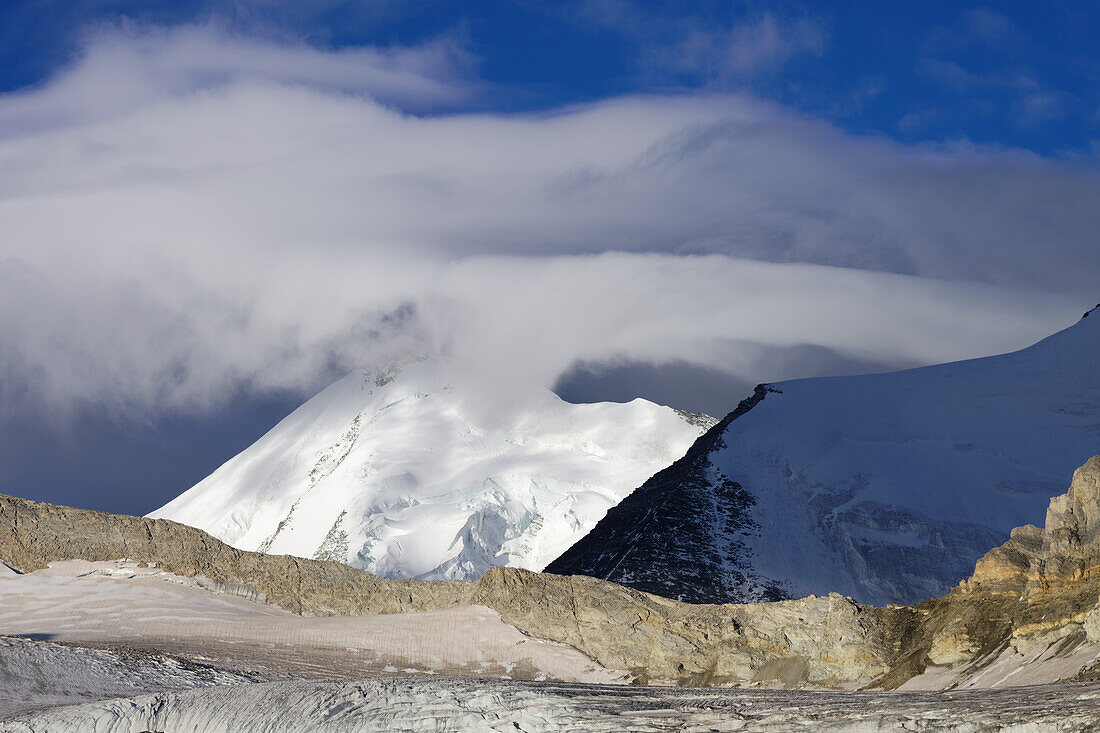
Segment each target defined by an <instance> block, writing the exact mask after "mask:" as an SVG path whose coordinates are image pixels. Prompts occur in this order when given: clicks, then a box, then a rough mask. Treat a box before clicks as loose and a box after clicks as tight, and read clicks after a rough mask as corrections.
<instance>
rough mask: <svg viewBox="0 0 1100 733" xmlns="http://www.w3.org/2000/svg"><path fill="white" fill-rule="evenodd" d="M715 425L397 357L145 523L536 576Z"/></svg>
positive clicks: (315, 402)
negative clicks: (576, 400)
mask: <svg viewBox="0 0 1100 733" xmlns="http://www.w3.org/2000/svg"><path fill="white" fill-rule="evenodd" d="M715 422H716V421H715V420H714V419H713V418H710V417H708V416H706V415H698V414H692V413H686V412H683V411H677V410H674V409H672V408H669V407H664V406H660V405H656V404H654V403H651V402H648V401H646V400H642V399H636V400H634V401H632V402H628V403H595V404H570V403H567V402H564V401H563V400H561V399H560V398H558V397H557V396H556V395H555V394H554V393H553V392H551V391H550V390H549V389H547V388H545V387H544V386H542V385H540V384H538V383H536V382H534V381H531V380H527V379H524V378H520V377H516V376H515V375H511V374H507V373H505V370H504V369H493V368H485V367H481V366H477V367H475V366H473V365H472V364H469V363H466V362H461V361H457V360H453V359H448V358H443V357H432V358H426V359H419V360H407V361H405V362H404V363H399V364H395V365H393V366H390V367H387V368H383V369H363V370H358V371H355V372H353V373H351V374H349V375H347V376H346V377H344V378H343V379H341V380H339V381H338V382H336V383H335V384H333V385H331V386H330V387H328V388H327V389H325V390H324V391H322V392H321V393H320V394H318V395H317V396H315V397H314V398H312V399H310V400H309V401H308V402H306V403H305V404H304V405H302V406H301V407H299V408H298V409H297V410H295V411H294V412H293V413H292V414H290V415H289V416H288V417H286V418H285V419H284V420H282V421H281V422H280V423H279V424H278V425H276V426H275V427H274V428H273V429H272V430H271V431H270V432H268V433H267V434H266V435H264V436H263V437H262V438H260V439H259V440H258V441H256V442H255V443H254V444H253V445H251V446H250V447H249V448H247V449H246V450H244V451H243V452H241V453H240V454H238V455H237V456H235V457H234V458H232V459H230V460H229V461H228V462H227V463H225V464H224V465H223V466H221V467H220V468H218V469H217V470H216V471H215V472H214V473H213V474H211V475H210V476H208V477H207V478H206V479H204V480H203V481H201V482H200V483H198V484H197V485H195V486H194V487H193V488H191V489H190V490H188V491H186V492H185V493H183V494H182V495H180V496H179V497H177V498H176V499H174V500H173V501H171V502H169V503H168V504H166V505H165V506H163V507H161V508H160V509H158V510H156V511H154V512H152V513H151V514H149V516H150V517H153V518H164V519H171V520H174V521H177V522H181V523H183V524H188V525H191V526H194V527H198V528H200V529H203V530H205V531H207V532H209V533H210V534H212V535H214V536H215V537H217V538H218V539H220V540H222V541H224V542H227V543H229V544H231V545H233V546H235V547H238V548H240V549H244V550H258V551H262V552H268V553H276V554H288V555H296V556H300V557H308V558H315V559H327V560H336V561H339V562H344V563H347V564H349V565H352V566H354V567H357V568H361V569H363V570H367V571H369V572H372V573H374V574H376V575H380V576H382V577H387V578H405V577H416V578H426V579H461V578H477V577H480V575H481V574H482V573H483V572H484V571H485V570H486V569H487V568H488V567H490V566H493V565H509V566H513V567H521V568H525V569H529V570H541V569H542V568H543V567H545V566H546V564H547V563H549V562H550V561H551V560H553V559H554V558H555V557H557V556H558V555H559V554H560V553H561V552H563V551H564V550H565V549H566V548H568V547H569V546H570V545H572V544H573V543H574V542H576V540H578V539H579V538H580V537H581V536H583V535H584V534H585V533H586V532H587V531H588V530H590V529H591V528H592V527H593V526H595V524H596V522H598V521H599V519H600V518H601V517H603V515H604V514H605V513H606V512H607V510H608V509H609V508H610V507H612V506H614V505H615V504H617V503H618V502H619V501H621V500H622V498H623V497H625V496H626V494H627V493H629V492H630V491H631V490H632V489H633V488H634V487H636V486H638V485H639V484H641V483H642V482H643V481H644V480H645V479H646V478H648V477H649V476H650V475H652V474H653V473H655V472H656V471H658V470H660V469H661V468H664V467H665V466H667V465H668V464H670V463H672V462H673V461H674V460H675V459H677V458H678V457H680V456H681V455H683V453H684V451H685V450H687V448H688V447H689V446H690V445H691V444H692V443H693V442H694V440H695V439H696V438H698V437H699V436H700V435H701V434H702V433H703V432H704V431H705V430H706V429H707V428H709V427H710V426H711V425H713V424H714V423H715Z"/></svg>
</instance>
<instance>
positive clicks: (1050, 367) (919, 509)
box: [547, 310, 1100, 604]
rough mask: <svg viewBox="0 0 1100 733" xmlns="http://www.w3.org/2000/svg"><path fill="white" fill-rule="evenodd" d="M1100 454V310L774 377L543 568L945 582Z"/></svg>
mask: <svg viewBox="0 0 1100 733" xmlns="http://www.w3.org/2000/svg"><path fill="white" fill-rule="evenodd" d="M1098 450H1100V310H1095V311H1093V312H1091V315H1090V314H1087V315H1086V317H1085V318H1083V319H1081V320H1080V321H1079V322H1078V323H1077V324H1075V325H1073V326H1072V327H1070V328H1068V329H1066V330H1064V331H1061V332H1059V333H1057V334H1055V335H1053V336H1051V337H1049V338H1047V339H1045V340H1043V341H1041V342H1039V343H1037V344H1035V345H1033V346H1031V347H1029V348H1026V349H1023V350H1021V351H1018V352H1015V353H1011V354H1004V355H1000V356H994V357H987V358H982V359H973V360H969V361H962V362H955V363H951V364H941V365H936V366H930V367H924V368H920V369H911V370H907V371H901V372H894V373H888V374H877V375H865V376H855V377H835V378H823V379H806V380H796V381H790V382H782V383H777V384H772V385H766V386H764V387H761V388H758V390H757V394H756V395H754V397H753V398H750V399H749V400H746V402H745V403H743V407H742V409H741V410H740V411H739V414H737V415H733V414H731V415H730V416H728V417H727V418H726V419H725V420H723V425H722V427H719V428H716V429H715V430H714V431H712V433H711V434H709V435H708V436H706V437H704V438H703V439H701V440H700V441H699V443H697V445H696V446H694V447H693V448H692V451H690V452H689V454H688V455H687V456H686V457H685V459H683V460H681V461H679V462H677V464H676V465H674V466H673V467H671V468H670V469H668V470H667V471H664V472H662V473H661V474H658V475H657V476H654V477H653V479H652V480H651V481H649V482H647V484H646V486H644V487H642V489H639V490H638V491H636V492H634V493H633V494H631V496H630V497H629V498H628V499H627V500H626V501H624V502H623V503H621V504H620V505H618V506H617V507H615V509H614V510H612V511H611V512H610V513H609V514H608V515H607V516H606V517H605V518H604V520H602V521H601V522H600V524H599V525H598V526H597V527H596V528H595V529H594V530H593V531H592V532H591V533H590V534H589V535H588V536H587V537H585V538H584V539H583V540H582V541H581V542H579V543H578V544H577V545H576V546H575V547H573V548H571V549H570V550H569V551H568V552H566V553H564V554H563V555H562V556H561V557H560V558H559V559H558V560H557V561H555V562H554V563H553V564H552V565H551V566H550V567H549V568H547V569H548V570H549V571H550V572H556V573H584V574H588V575H594V576H597V577H601V578H606V579H608V580H612V581H615V582H620V583H624V584H626V585H632V586H634V587H637V588H641V589H643V590H647V591H650V592H655V593H660V594H663V595H669V596H672V597H681V598H683V599H684V600H693V601H708V602H718V601H746V600H759V599H769V598H776V597H782V596H784V595H786V596H792V597H799V596H803V595H807V594H811V593H814V594H823V593H827V592H830V591H835V592H839V593H842V594H845V595H849V596H852V597H853V598H855V599H856V600H858V601H861V602H865V603H876V604H882V603H911V602H916V601H920V600H922V599H924V598H928V597H930V596H934V595H940V594H942V593H944V592H945V591H946V590H948V588H950V586H951V585H953V584H954V583H956V582H957V581H958V580H960V579H961V578H963V577H966V576H967V575H969V573H970V571H971V569H972V568H973V565H974V562H975V561H976V560H977V558H978V557H979V556H980V555H982V554H983V553H985V552H986V551H987V550H989V549H990V548H992V547H994V546H995V545H998V544H1000V543H1001V542H1003V541H1004V540H1006V539H1008V536H1009V532H1010V531H1011V529H1012V528H1013V527H1016V526H1018V525H1022V524H1042V521H1043V518H1044V516H1045V512H1046V508H1047V502H1048V500H1049V499H1050V497H1051V496H1054V495H1056V494H1059V493H1061V492H1062V490H1063V487H1064V486H1065V485H1066V484H1067V482H1068V481H1069V480H1070V477H1071V476H1072V474H1073V470H1074V468H1075V467H1077V466H1078V465H1080V464H1081V462H1082V461H1084V460H1085V459H1086V458H1088V457H1089V456H1091V455H1093V454H1095V453H1097V452H1098Z"/></svg>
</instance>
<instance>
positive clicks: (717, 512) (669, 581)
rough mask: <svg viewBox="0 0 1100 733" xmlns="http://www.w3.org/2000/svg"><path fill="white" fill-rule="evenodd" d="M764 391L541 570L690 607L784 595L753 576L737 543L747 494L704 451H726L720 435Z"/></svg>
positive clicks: (749, 526) (748, 527) (746, 518)
mask: <svg viewBox="0 0 1100 733" xmlns="http://www.w3.org/2000/svg"><path fill="white" fill-rule="evenodd" d="M768 391H769V388H768V387H766V386H764V385H761V386H759V387H757V388H756V390H755V391H754V392H753V395H752V396H751V397H749V398H748V399H746V400H744V401H742V402H741V404H740V405H738V406H737V409H736V410H734V411H733V412H731V413H730V414H729V415H727V416H726V417H725V418H724V419H723V420H722V421H721V422H719V423H718V424H717V425H715V426H714V427H713V428H711V429H710V430H709V431H708V432H707V433H706V435H704V436H703V437H701V438H699V440H698V441H696V443H695V445H693V446H692V447H691V449H690V450H688V452H687V454H686V455H685V456H684V457H683V458H681V459H680V460H678V461H676V463H674V464H673V465H672V466H669V467H668V468H666V469H665V470H663V471H661V472H660V473H657V474H656V475H654V476H653V477H652V478H650V479H649V480H648V481H646V483H645V484H644V485H643V486H642V487H641V488H640V489H637V490H636V491H635V492H634V493H633V494H631V495H630V496H628V497H627V498H626V499H625V500H624V501H622V502H620V503H619V504H618V505H617V506H615V507H613V508H612V509H611V510H610V511H609V512H608V513H607V516H606V517H605V518H604V519H603V521H601V522H600V523H599V524H597V525H596V527H595V529H593V530H592V531H591V532H589V533H588V534H587V535H585V536H584V537H583V538H582V539H581V540H580V541H579V542H577V543H576V544H575V545H573V547H571V548H570V549H569V551H568V552H566V553H565V555H563V556H562V557H559V558H558V559H557V560H555V561H554V562H552V563H550V565H549V567H547V569H546V570H547V572H550V573H559V574H562V575H591V576H594V577H599V578H602V579H603V580H609V581H611V582H613V583H621V584H622V585H627V586H630V587H631V588H637V589H638V590H642V591H645V592H647V593H653V594H655V595H659V596H665V597H667V598H675V599H677V600H681V601H687V602H689V603H725V602H728V601H729V600H731V599H739V598H749V599H755V600H772V601H776V600H780V599H782V598H785V597H786V595H785V594H784V592H783V591H782V590H781V589H780V588H779V587H778V586H776V585H775V584H774V583H773V584H768V583H766V582H762V581H761V579H760V578H759V576H757V575H756V574H755V573H754V572H753V569H752V563H751V558H750V557H749V556H748V551H747V549H746V547H745V543H744V541H743V539H742V538H743V537H744V536H746V535H748V534H749V533H751V532H752V531H754V530H755V529H756V524H755V522H754V520H753V518H752V513H751V509H752V505H753V503H754V500H753V498H752V495H751V494H749V493H748V492H747V491H745V489H744V488H742V487H741V485H740V484H738V483H737V482H735V481H732V480H730V478H729V477H728V476H725V475H722V474H721V473H719V472H718V471H716V470H714V468H713V466H711V463H710V456H711V454H712V453H714V452H715V451H718V450H721V449H722V448H724V447H725V444H724V443H723V442H722V436H723V435H724V434H725V432H726V429H727V428H728V427H729V425H730V423H731V422H732V421H733V420H735V419H737V418H739V417H740V416H741V415H744V414H745V413H746V412H748V411H749V410H751V409H752V408H753V407H755V406H756V405H757V404H759V403H760V401H761V400H763V399H764V398H765V396H766V395H767V394H768Z"/></svg>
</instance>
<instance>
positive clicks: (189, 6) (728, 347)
mask: <svg viewBox="0 0 1100 733" xmlns="http://www.w3.org/2000/svg"><path fill="white" fill-rule="evenodd" d="M1097 37H1100V10H1098V9H1097V6H1096V5H1095V4H1092V3H1084V2H1076V3H1044V4H1031V3H1029V4H1024V3H1011V4H1009V3H1005V4H999V5H996V6H993V5H988V6H979V5H975V6H962V5H959V4H957V3H936V2H882V3H844V2H836V3H830V4H822V3H815V4H798V3H786V2H776V3H743V2H695V3H688V2H683V3H677V2H670V3H627V2H619V1H618V0H591V1H589V2H583V1H580V2H561V3H545V4H539V3H533V2H510V3H505V2H480V3H459V2H442V1H439V2H436V1H433V0H409V1H408V2H388V1H382V2H372V3H353V2H340V1H338V0H316V1H315V2H312V3H300V2H278V1H277V0H252V1H248V0H237V1H235V2H213V1H212V0H206V1H203V2H174V3H173V2H136V1H129V2H126V1H120V0H68V1H64V2H63V1H61V0H33V1H24V2H19V1H14V2H7V3H4V4H3V5H2V6H0V221H3V222H4V226H3V227H2V228H0V491H3V492H6V493H13V494H18V495H24V496H31V497H32V498H41V499H46V500H51V501H59V502H64V503H70V504H76V505H80V506H88V507H93V508H103V509H110V510H115V511H126V512H131V513H144V512H147V511H149V510H151V509H153V508H155V507H157V506H159V505H160V504H162V503H164V502H165V501H167V500H168V499H170V498H172V497H174V496H175V495H177V494H179V493H181V492H182V491H183V490H185V489H186V488H188V487H189V486H190V485H191V484H192V483H194V482H196V481H198V480H199V479H201V478H202V477H204V476H205V475H206V474H208V473H210V472H211V471H212V470H213V469H214V468H216V467H217V465H219V464H220V463H221V462H222V461H224V460H226V459H228V458H229V457H231V456H232V455H233V454H234V453H236V452H237V451H239V450H241V449H242V448H244V447H245V446H247V445H248V444H249V443H250V442H251V441H253V440H254V439H255V438H256V437H258V436H259V435H261V434H262V433H263V432H265V431H266V430H267V429H268V428H269V427H271V425H272V424H273V423H274V422H275V421H276V420H277V419H278V418H279V417H280V416H281V415H284V414H286V413H287V411H289V410H290V409H292V408H293V407H294V406H295V405H297V404H300V403H301V402H302V401H304V400H305V399H306V398H308V397H309V396H310V395H312V394H314V393H316V392H317V391H318V390H320V389H321V388H323V387H324V386H326V385H327V384H328V383H329V382H331V381H333V380H334V379H336V378H338V377H339V376H341V375H342V374H343V373H345V372H347V371H349V370H350V369H353V368H356V367H359V366H372V365H377V364H379V363H387V362H388V361H389V360H392V359H394V358H398V357H402V356H405V355H408V354H410V353H414V354H415V353H423V354H445V355H448V356H451V357H454V358H458V359H462V360H466V361H472V362H478V361H481V362H491V363H493V364H499V363H507V364H509V365H511V366H512V368H513V369H515V370H516V371H517V372H522V373H524V374H527V375H529V376H531V377H532V378H534V379H536V380H538V381H540V382H541V383H543V384H545V385H547V386H548V387H555V386H556V387H557V389H558V390H559V392H560V393H561V394H563V395H564V396H566V397H567V398H571V399H575V400H599V399H614V400H626V399H630V398H632V397H634V396H643V397H649V398H652V399H654V400H657V401H660V402H663V403H669V404H673V405H675V406H680V407H686V408H689V409H694V410H700V409H701V410H706V411H709V412H711V413H713V414H722V413H724V412H726V411H727V410H729V409H732V407H734V406H735V404H736V402H737V400H738V399H740V397H741V396H744V395H745V394H747V393H748V391H749V390H750V388H751V385H753V384H755V383H757V382H761V381H775V380H780V379H789V378H798V377H809V376H817V375H825V374H838V373H853V372H860V371H873V370H884V369H891V368H898V367H906V366H913V365H918V364H925V363H933V362H938V361H945V360H951V359H959V358H967V357H972V356H979V355H984V354H989V353H997V352H1001V351H1006V350H1010V349H1014V348H1018V347H1022V346H1025V345H1027V344H1029V343H1031V342H1032V341H1035V340H1037V339H1039V338H1041V337H1043V336H1045V335H1047V334H1049V333H1052V332H1054V331H1056V330H1058V329H1061V328H1063V327H1065V326H1068V325H1070V324H1071V323H1072V322H1073V320H1074V319H1075V318H1077V317H1079V315H1080V313H1081V312H1083V311H1084V310H1085V309H1086V308H1088V307H1091V306H1092V305H1093V304H1095V303H1096V301H1097V300H1100V291H1098V290H1097V287H1096V283H1097V282H1100V247H1098V245H1097V234H1096V233H1097V232H1098V231H1100V158H1098V152H1100V148H1098V147H1097V145H1096V141H1097V140H1100V84H1098V83H1097V82H1098V79H1100V53H1098V52H1097V50H1096V48H1094V46H1095V44H1093V43H1090V41H1092V40H1093V39H1095V38H1097Z"/></svg>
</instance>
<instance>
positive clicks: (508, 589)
mask: <svg viewBox="0 0 1100 733" xmlns="http://www.w3.org/2000/svg"><path fill="white" fill-rule="evenodd" d="M1098 516H1100V456H1097V457H1096V458H1093V459H1092V460H1090V461H1089V462H1088V463H1087V464H1085V465H1084V466H1083V467H1081V468H1080V469H1079V470H1078V471H1077V472H1076V473H1075V474H1074V479H1073V483H1072V485H1071V487H1070V490H1069V493H1068V494H1067V495H1066V496H1064V497H1058V498H1056V499H1055V500H1053V501H1052V502H1051V503H1050V509H1049V511H1048V514H1047V524H1046V527H1045V528H1044V529H1039V528H1037V527H1023V528H1020V529H1019V530H1017V531H1016V532H1015V533H1014V534H1013V538H1012V539H1011V540H1009V541H1008V542H1007V543H1005V544H1004V545H1003V546H1002V547H999V548H997V549H995V550H993V551H991V552H989V553H988V554H987V555H986V556H985V557H984V558H982V560H981V561H980V562H979V563H978V565H977V567H976V569H975V571H974V574H973V576H972V577H971V579H970V580H968V581H964V582H962V583H960V584H959V585H958V586H957V587H956V588H954V589H952V591H951V592H950V593H949V594H947V595H946V596H944V597H943V598H939V599H935V600H930V601H926V602H923V603H921V604H917V605H915V606H908V607H896V606H895V607H873V606H864V605H860V604H858V603H855V602H854V601H852V600H850V599H848V598H845V597H842V596H840V595H837V594H831V595H829V596H827V597H807V598H803V599H800V600H790V601H780V602H773V603H760V604H741V605H737V604H726V605H706V604H704V605H692V604H687V603H681V602H678V601H673V600H669V599H666V598H662V597H659V596H654V595H649V594H646V593H642V592H640V591H637V590H633V589H631V588H626V587H623V586H620V585H616V584H614V583H609V582H606V581H602V580H597V579H594V578H589V577H583V576H572V577H563V576H557V575H551V574H538V573H531V572H528V571H524V570H520V569H515V568H493V569H491V570H490V571H489V572H487V573H486V574H485V575H484V576H483V577H482V578H481V579H480V580H478V581H450V582H445V581H422V580H385V579H380V578H377V577H375V576H373V575H370V574H368V573H365V572H362V571H359V570H355V569H353V568H350V567H348V566H346V565H343V564H341V563H337V562H332V561H313V560H303V559H299V558H294V557H288V556H274V555H266V554H261V553H254V552H246V551H242V550H237V549H235V548H232V547H229V546H227V545H225V544H223V543H221V542H219V541H218V540H216V539H214V538H213V537H211V536H210V535H207V534H206V533H204V532H202V531H200V530H196V529H194V528H191V527H186V526H183V525H179V524H176V523H174V522H169V521H165V520H151V519H139V518H134V517H125V516H117V515H110V514H103V513H99V512H91V511H85V510H80V509H72V508H68V507H60V506H54V505H49V504H40V503H36V502H32V501H27V500H23V499H16V498H12V497H4V496H0V558H3V559H4V560H6V561H8V562H9V563H11V564H12V565H14V566H15V567H17V568H19V569H22V570H33V569H37V568H41V567H44V566H45V565H46V564H47V563H49V562H51V561H55V560H66V559H73V558H80V559H85V560H115V559H118V558H122V557H126V558H130V559H132V560H138V561H144V562H155V563H157V565H158V567H160V568H162V569H164V570H166V571H168V572H172V573H176V574H179V575H188V576H196V575H202V576H205V577H207V578H210V579H212V580H214V581H218V582H228V583H241V584H244V585H246V586H249V587H250V588H253V589H255V590H256V591H257V592H258V593H263V594H264V595H265V596H266V597H267V598H268V599H269V601H271V602H273V603H275V604H276V605H279V606H281V607H283V608H285V609H287V610H290V611H293V612H295V613H299V614H307V615H350V614H374V613H402V612H408V611H430V610H441V609H444V608H450V607H453V606H457V605H471V604H472V605H482V606H488V607H490V608H492V609H495V610H496V611H497V612H498V613H500V615H501V617H502V619H503V620H504V621H505V622H507V623H509V624H511V625H513V626H515V627H516V628H518V629H520V630H521V631H523V632H524V633H526V634H528V635H531V636H535V637H538V638H541V639H547V640H551V641H556V642H560V643H564V644H569V645H571V646H573V647H575V648H577V649H579V650H581V651H582V652H584V653H585V654H587V655H588V656H589V657H591V658H592V659H594V660H596V661H597V662H599V663H600V664H601V665H603V666H604V667H607V668H609V669H617V670H624V671H628V672H631V673H632V675H633V678H634V679H635V680H637V681H642V682H644V681H657V680H668V681H674V682H678V683H680V684H692V685H733V684H748V683H753V682H763V683H770V684H780V685H786V686H798V685H832V686H859V685H872V686H879V687H887V688H893V687H898V686H901V685H905V684H916V685H918V686H919V685H921V684H924V685H926V686H931V685H936V686H940V687H945V686H959V685H966V684H971V683H975V684H978V683H982V684H984V682H981V680H980V678H981V676H982V674H983V673H984V672H985V671H987V670H989V669H990V668H994V667H995V666H996V665H1002V666H1004V665H1007V664H1010V663H1011V664H1015V665H1016V666H1015V667H1011V668H1010V669H1009V671H1012V670H1013V669H1015V670H1016V672H1019V671H1020V669H1024V668H1026V667H1027V665H1029V664H1031V665H1033V667H1034V669H1040V668H1041V669H1042V670H1045V671H1044V672H1043V674H1045V675H1046V676H1045V677H1043V676H1041V675H1040V676H1038V677H1036V676H1035V675H1032V676H1031V677H1029V676H1028V675H1027V674H1020V675H1018V676H1017V677H1016V678H1013V679H1014V681H1017V682H1021V681H1024V680H1030V681H1052V680H1053V679H1059V678H1061V677H1072V676H1074V675H1078V676H1079V677H1080V678H1082V679H1087V678H1088V677H1089V676H1090V675H1091V674H1093V673H1092V672H1090V671H1089V670H1088V669H1084V670H1081V667H1083V666H1085V665H1086V662H1087V661H1088V660H1089V659H1091V658H1093V657H1095V656H1096V655H1097V654H1100V611H1098V610H1097V602H1098V599H1100V572H1098V567H1100V565H1098V563H1097V559H1098V558H1100V537H1098V536H1097V517H1098ZM1081 650H1085V651H1087V652H1088V654H1086V655H1084V656H1083V657H1082V656H1081ZM1044 655H1047V656H1044ZM1075 655H1076V656H1075ZM1079 659H1080V660H1083V661H1080V662H1079V663H1078V661H1077V660H1079ZM1050 660H1054V661H1057V660H1062V662H1059V664H1061V666H1058V665H1056V664H1054V662H1051V664H1048V665H1047V666H1046V667H1041V665H1043V664H1047V662H1048V661H1050ZM1074 664H1076V665H1077V666H1076V667H1075V668H1074V667H1073V665H1074ZM1034 665H1040V666H1034ZM1051 665H1053V666H1051ZM1067 665H1069V667H1067ZM1062 669H1069V672H1068V673H1063V672H1059V671H1058V670H1062ZM1029 674H1030V673H1029ZM1009 676H1011V675H1009ZM986 681H987V682H990V683H992V682H993V681H995V680H986Z"/></svg>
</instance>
